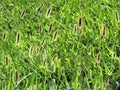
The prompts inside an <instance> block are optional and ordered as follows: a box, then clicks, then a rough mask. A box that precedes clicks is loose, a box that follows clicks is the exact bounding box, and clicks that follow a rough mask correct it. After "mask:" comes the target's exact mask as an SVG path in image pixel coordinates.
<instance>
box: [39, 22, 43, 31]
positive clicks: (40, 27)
mask: <svg viewBox="0 0 120 90" xmlns="http://www.w3.org/2000/svg"><path fill="white" fill-rule="evenodd" d="M42 30H43V28H42V25H41V24H40V25H39V33H42Z"/></svg>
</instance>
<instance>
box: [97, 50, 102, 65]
mask: <svg viewBox="0 0 120 90" xmlns="http://www.w3.org/2000/svg"><path fill="white" fill-rule="evenodd" d="M100 61H101V52H99V53H98V54H97V56H96V63H97V64H99V63H100Z"/></svg>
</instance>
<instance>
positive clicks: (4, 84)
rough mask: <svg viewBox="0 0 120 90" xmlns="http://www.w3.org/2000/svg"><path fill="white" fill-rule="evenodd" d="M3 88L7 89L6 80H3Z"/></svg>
mask: <svg viewBox="0 0 120 90" xmlns="http://www.w3.org/2000/svg"><path fill="white" fill-rule="evenodd" d="M2 90H7V86H6V81H5V80H3V81H2Z"/></svg>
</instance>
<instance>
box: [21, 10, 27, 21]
mask: <svg viewBox="0 0 120 90" xmlns="http://www.w3.org/2000/svg"><path fill="white" fill-rule="evenodd" d="M25 14H26V10H23V11H22V13H21V15H20V19H23V18H24V16H25Z"/></svg>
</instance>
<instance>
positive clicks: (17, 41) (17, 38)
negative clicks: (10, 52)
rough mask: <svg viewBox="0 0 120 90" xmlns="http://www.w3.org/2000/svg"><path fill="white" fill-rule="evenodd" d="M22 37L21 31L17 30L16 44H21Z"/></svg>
mask: <svg viewBox="0 0 120 90" xmlns="http://www.w3.org/2000/svg"><path fill="white" fill-rule="evenodd" d="M20 38H21V36H20V33H19V32H17V35H16V44H17V45H18V46H19V44H20Z"/></svg>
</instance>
